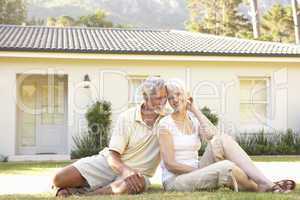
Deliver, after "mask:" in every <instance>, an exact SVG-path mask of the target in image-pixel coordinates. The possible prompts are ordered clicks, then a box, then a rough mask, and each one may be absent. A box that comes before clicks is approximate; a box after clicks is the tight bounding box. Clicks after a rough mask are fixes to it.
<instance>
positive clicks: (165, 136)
mask: <svg viewBox="0 0 300 200" xmlns="http://www.w3.org/2000/svg"><path fill="white" fill-rule="evenodd" d="M167 92H168V102H169V104H170V106H171V107H172V109H173V112H172V114H170V115H168V116H166V117H164V118H163V119H162V120H161V121H160V123H159V126H158V137H159V143H160V151H161V156H162V162H161V167H162V182H163V186H164V189H165V190H166V191H183V192H186V191H197V190H210V189H217V188H219V187H221V186H225V187H229V188H231V189H233V190H234V191H238V190H240V189H243V190H248V191H257V192H268V191H271V192H281V193H287V192H290V191H292V190H293V189H294V188H295V182H294V181H292V180H282V181H279V182H275V183H273V182H272V181H270V180H269V179H267V178H266V177H265V176H264V174H263V173H262V172H261V171H260V170H259V169H258V168H257V167H256V166H255V165H254V163H253V162H252V160H251V159H250V158H249V156H248V155H247V154H246V153H245V151H244V150H243V149H242V148H241V147H240V146H239V145H238V143H236V142H235V141H234V140H233V139H232V138H231V137H230V136H229V135H226V134H220V133H218V130H217V128H216V127H215V126H214V125H213V124H212V123H211V122H210V121H209V120H208V119H207V118H206V117H205V116H204V115H203V114H202V113H201V111H199V109H198V108H197V106H196V105H195V103H194V102H193V99H192V98H191V97H187V95H186V94H185V91H184V89H183V87H182V86H181V84H179V83H178V82H177V81H169V82H168V83H167ZM201 140H206V141H207V142H208V146H207V148H206V150H205V153H204V154H203V155H202V157H201V159H200V160H199V159H198V150H199V149H200V147H201Z"/></svg>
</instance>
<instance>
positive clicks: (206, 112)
mask: <svg viewBox="0 0 300 200" xmlns="http://www.w3.org/2000/svg"><path fill="white" fill-rule="evenodd" d="M201 112H202V113H203V114H204V115H205V116H206V117H207V119H209V121H210V122H211V123H212V124H213V125H215V126H217V125H218V122H219V118H218V115H216V114H214V113H212V112H211V110H210V109H209V108H208V107H206V106H204V107H203V108H202V109H201ZM206 146H207V143H206V142H205V141H201V148H200V150H199V152H198V154H199V155H203V153H204V151H205V148H206Z"/></svg>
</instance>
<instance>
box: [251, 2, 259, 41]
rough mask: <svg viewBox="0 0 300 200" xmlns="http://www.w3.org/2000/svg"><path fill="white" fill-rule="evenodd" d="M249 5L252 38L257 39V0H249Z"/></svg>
mask: <svg viewBox="0 0 300 200" xmlns="http://www.w3.org/2000/svg"><path fill="white" fill-rule="evenodd" d="M250 5H251V18H252V29H253V37H254V38H259V36H260V20H259V9H258V5H257V0H250Z"/></svg>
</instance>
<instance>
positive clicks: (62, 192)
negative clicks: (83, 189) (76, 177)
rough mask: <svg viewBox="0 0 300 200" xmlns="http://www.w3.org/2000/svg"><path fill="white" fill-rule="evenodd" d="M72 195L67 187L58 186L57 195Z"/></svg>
mask: <svg viewBox="0 0 300 200" xmlns="http://www.w3.org/2000/svg"><path fill="white" fill-rule="evenodd" d="M70 195H72V194H71V192H70V191H69V190H68V189H67V188H58V189H57V190H56V193H55V196H56V197H68V196H70Z"/></svg>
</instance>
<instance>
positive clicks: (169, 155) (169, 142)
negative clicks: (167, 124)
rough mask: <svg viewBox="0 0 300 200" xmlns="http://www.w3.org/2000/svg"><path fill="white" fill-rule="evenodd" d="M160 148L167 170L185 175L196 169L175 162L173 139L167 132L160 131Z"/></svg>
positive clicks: (164, 130)
mask: <svg viewBox="0 0 300 200" xmlns="http://www.w3.org/2000/svg"><path fill="white" fill-rule="evenodd" d="M159 146H160V153H161V157H162V160H163V162H164V164H165V166H166V168H167V169H168V170H169V171H170V172H172V173H174V174H184V173H189V172H191V171H194V170H195V169H196V168H194V167H191V166H188V165H185V164H180V163H178V162H176V161H175V156H174V146H173V138H172V136H171V135H170V133H169V132H168V131H167V130H166V129H163V130H159Z"/></svg>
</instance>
